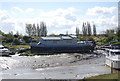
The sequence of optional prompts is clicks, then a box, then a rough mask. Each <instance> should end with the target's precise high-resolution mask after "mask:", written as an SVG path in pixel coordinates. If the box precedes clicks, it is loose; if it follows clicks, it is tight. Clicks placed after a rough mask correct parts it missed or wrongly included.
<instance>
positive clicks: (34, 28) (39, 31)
mask: <svg viewBox="0 0 120 81" xmlns="http://www.w3.org/2000/svg"><path fill="white" fill-rule="evenodd" d="M26 33H27V34H28V35H29V36H44V37H46V36H47V27H46V23H45V22H43V21H42V22H40V24H37V25H35V24H26Z"/></svg>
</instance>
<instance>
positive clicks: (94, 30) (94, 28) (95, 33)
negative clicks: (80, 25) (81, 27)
mask: <svg viewBox="0 0 120 81" xmlns="http://www.w3.org/2000/svg"><path fill="white" fill-rule="evenodd" d="M93 35H94V36H96V35H97V32H96V26H95V24H94V25H93Z"/></svg>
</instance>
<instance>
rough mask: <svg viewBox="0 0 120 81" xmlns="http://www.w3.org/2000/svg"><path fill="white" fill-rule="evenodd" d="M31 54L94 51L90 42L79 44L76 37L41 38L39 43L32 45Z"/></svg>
mask: <svg viewBox="0 0 120 81" xmlns="http://www.w3.org/2000/svg"><path fill="white" fill-rule="evenodd" d="M30 46H31V52H35V53H79V52H90V51H93V50H94V47H95V45H94V44H93V43H92V42H90V41H82V42H77V37H76V36H72V35H71V36H60V37H41V38H39V41H38V43H31V44H30Z"/></svg>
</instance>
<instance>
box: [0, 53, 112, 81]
mask: <svg viewBox="0 0 120 81" xmlns="http://www.w3.org/2000/svg"><path fill="white" fill-rule="evenodd" d="M102 53H103V51H95V52H92V53H84V54H80V53H72V54H68V53H62V54H57V55H47V56H19V55H18V54H16V55H13V56H12V57H0V68H1V70H2V72H3V74H2V76H3V78H16V79H17V78H19V79H24V78H32V79H34V78H36V79H45V78H53V79H60V78H61V79H62V78H66V79H67V78H68V79H69V78H74V79H76V78H79V79H81V78H84V77H89V76H92V75H94V76H95V75H99V74H106V73H109V72H110V70H109V69H107V68H106V67H105V66H104V62H105V56H104V55H103V54H102ZM96 67H97V69H95V68H96ZM98 68H99V69H98ZM64 75H65V76H64ZM29 76H31V77H29ZM72 76H73V77H72Z"/></svg>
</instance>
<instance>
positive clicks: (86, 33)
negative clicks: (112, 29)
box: [76, 22, 97, 36]
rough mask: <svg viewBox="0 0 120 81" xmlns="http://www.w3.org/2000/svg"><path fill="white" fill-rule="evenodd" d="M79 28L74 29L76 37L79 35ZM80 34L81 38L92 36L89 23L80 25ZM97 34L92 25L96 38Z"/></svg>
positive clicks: (94, 26)
mask: <svg viewBox="0 0 120 81" xmlns="http://www.w3.org/2000/svg"><path fill="white" fill-rule="evenodd" d="M79 32H80V30H79V28H78V27H76V35H77V36H78V35H79ZM82 34H83V36H91V35H92V29H91V25H90V23H89V22H83V25H82ZM96 34H97V32H96V25H95V24H93V35H94V36H96Z"/></svg>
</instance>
